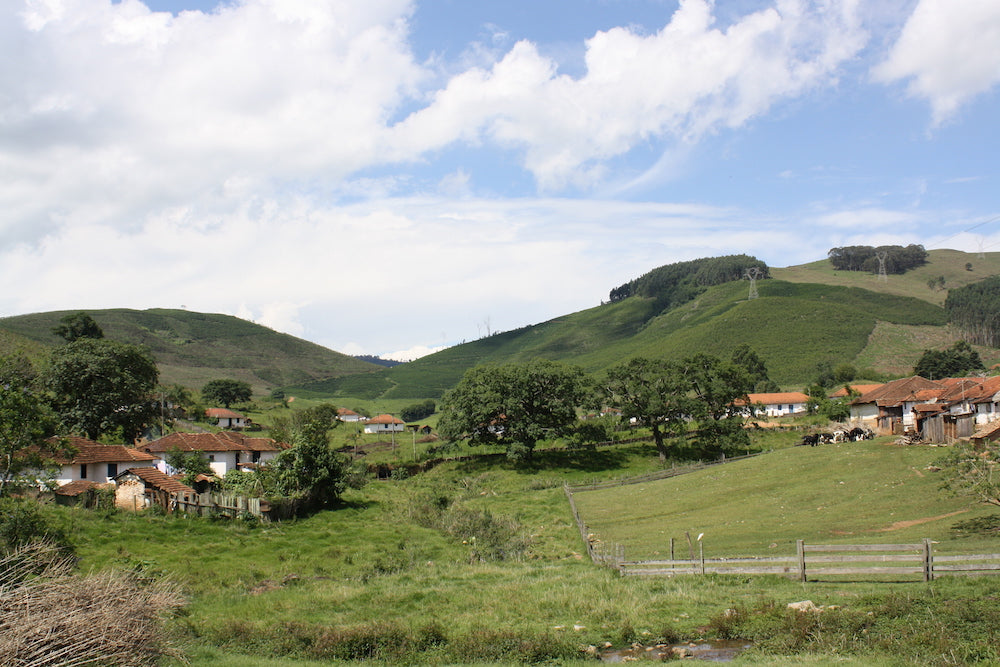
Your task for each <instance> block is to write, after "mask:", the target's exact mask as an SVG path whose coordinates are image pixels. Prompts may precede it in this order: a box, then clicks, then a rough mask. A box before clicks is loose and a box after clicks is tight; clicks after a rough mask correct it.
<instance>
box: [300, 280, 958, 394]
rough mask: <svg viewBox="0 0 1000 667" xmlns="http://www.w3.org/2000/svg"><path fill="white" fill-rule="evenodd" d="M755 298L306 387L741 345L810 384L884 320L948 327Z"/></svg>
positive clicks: (453, 376) (892, 313) (387, 389)
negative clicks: (823, 365)
mask: <svg viewBox="0 0 1000 667" xmlns="http://www.w3.org/2000/svg"><path fill="white" fill-rule="evenodd" d="M747 293H748V291H747V284H746V283H745V282H731V283H726V284H723V285H717V286H714V287H710V288H708V289H707V290H706V291H705V292H703V293H702V294H701V295H700V296H699V297H698V298H697V299H695V300H693V301H690V302H688V303H685V304H684V305H682V306H679V307H677V308H673V309H670V310H667V311H664V312H659V311H657V308H656V305H655V300H654V299H651V298H642V297H631V298H628V299H625V300H624V301H620V302H617V303H612V304H605V305H602V306H599V307H597V308H590V309H588V310H584V311H580V312H578V313H573V314H570V315H566V316H563V317H560V318H557V319H555V320H551V321H549V322H545V323H542V324H538V325H535V326H531V327H525V328H523V329H518V330H516V331H509V332H505V333H501V334H497V335H495V336H491V337H489V338H485V339H482V340H478V341H473V342H471V343H465V344H463V345H459V346H456V347H453V348H450V349H447V350H444V351H442V352H439V353H437V354H434V355H430V356H428V357H424V358H422V359H418V360H416V361H414V362H411V363H409V364H405V365H403V366H399V367H396V368H393V369H391V370H388V371H383V372H380V373H377V374H374V375H372V376H366V377H365V378H363V379H362V380H361V381H362V382H364V383H365V384H364V386H363V387H361V386H360V385H359V380H358V379H357V378H346V379H342V380H334V381H331V382H324V383H322V384H316V385H308V386H306V387H305V388H304V389H306V390H307V391H312V392H316V393H323V392H330V393H331V394H333V395H337V394H340V395H352V394H351V392H352V391H358V390H359V389H361V390H363V391H364V392H366V393H365V394H364V396H365V397H366V398H373V397H375V396H383V397H387V398H388V397H392V398H417V397H426V396H432V397H433V396H440V395H441V393H443V392H444V391H445V390H447V389H448V388H449V387H451V386H453V385H454V384H455V383H456V382H457V381H458V380H459V378H461V376H462V374H463V373H464V372H465V370H466V369H468V368H471V367H472V366H475V365H476V364H480V363H484V362H497V363H499V362H509V361H526V360H529V359H533V358H538V357H544V358H548V359H553V360H560V361H566V362H568V363H573V364H578V365H580V366H582V367H584V368H585V369H586V370H588V371H591V372H600V371H603V370H605V369H607V368H609V367H610V366H612V365H614V364H617V363H619V362H620V361H621V360H623V359H627V358H629V357H632V356H648V357H653V358H658V357H683V356H689V355H693V354H695V353H697V352H707V353H710V354H715V355H719V356H723V357H725V356H728V355H729V354H731V353H732V351H733V349H734V348H736V347H737V346H738V345H740V344H741V343H748V344H749V345H751V346H752V347H753V348H754V349H755V350H756V351H757V353H758V354H759V355H760V356H761V358H762V359H763V360H764V361H765V363H766V364H767V366H768V369H769V370H770V373H771V377H772V379H774V380H776V381H777V382H779V383H781V384H784V385H791V386H795V385H802V384H805V383H807V382H809V381H811V380H812V379H813V378H814V377H815V376H816V374H817V364H818V363H820V362H829V363H831V364H833V365H836V364H838V363H843V362H857V360H858V359H859V355H861V353H862V352H863V351H864V350H865V349H866V348H867V346H868V345H869V343H870V338H871V336H872V334H873V332H874V331H875V330H876V326H877V325H878V324H879V323H880V322H884V323H890V324H892V325H895V326H905V327H917V326H923V327H942V326H943V325H944V324H945V322H946V316H945V313H944V310H943V309H942V308H941V307H940V306H937V305H935V304H932V303H929V302H928V301H926V300H922V299H917V298H914V297H910V296H898V295H894V294H886V293H880V292H876V291H871V290H865V289H861V288H858V287H850V288H847V289H845V288H843V287H838V286H832V285H822V284H811V283H795V282H787V281H783V280H767V281H761V282H760V283H759V284H758V293H759V298H757V299H753V300H748V299H747ZM916 354H919V351H918V352H916ZM910 368H912V363H911V364H910ZM353 395H358V394H353Z"/></svg>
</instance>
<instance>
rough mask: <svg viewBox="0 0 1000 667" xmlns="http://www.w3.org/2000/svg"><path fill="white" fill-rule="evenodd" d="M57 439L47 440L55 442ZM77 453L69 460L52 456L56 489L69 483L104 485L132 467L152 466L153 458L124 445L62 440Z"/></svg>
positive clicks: (76, 438)
mask: <svg viewBox="0 0 1000 667" xmlns="http://www.w3.org/2000/svg"><path fill="white" fill-rule="evenodd" d="M59 439H60V438H49V441H50V442H51V441H56V440H59ZM64 439H65V440H67V441H68V442H69V445H70V446H71V447H72V448H73V449H74V450H76V454H74V455H73V456H72V457H58V456H57V457H53V460H54V461H55V462H56V463H57V464H59V466H60V470H59V473H58V474H57V475H56V478H55V482H56V483H57V484H58V485H59V486H63V485H65V484H69V483H70V482H77V481H83V480H85V481H89V482H93V483H94V484H107V483H108V482H110V481H111V480H112V478H114V476H115V475H117V474H118V471H119V470H125V469H126V468H130V467H132V466H135V465H137V464H138V465H145V466H152V465H154V463H155V461H156V457H155V456H153V455H152V454H150V453H148V452H141V451H139V450H138V449H134V448H132V447H126V446H124V445H102V444H101V443H99V442H94V441H93V440H88V439H87V438H79V437H75V436H74V437H68V438H64Z"/></svg>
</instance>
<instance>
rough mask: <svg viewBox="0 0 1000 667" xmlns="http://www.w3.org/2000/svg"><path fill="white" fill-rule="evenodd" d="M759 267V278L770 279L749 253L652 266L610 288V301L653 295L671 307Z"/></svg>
mask: <svg viewBox="0 0 1000 667" xmlns="http://www.w3.org/2000/svg"><path fill="white" fill-rule="evenodd" d="M751 268H756V269H759V270H760V277H761V278H769V277H770V274H769V271H768V267H767V264H765V263H764V262H762V261H760V260H759V259H757V258H756V257H751V256H750V255H725V256H723V257H704V258H701V259H693V260H690V261H687V262H676V263H674V264H667V265H666V266H661V267H659V268H657V269H653V270H652V271H650V272H649V273H646V274H644V275H642V276H640V277H638V278H635V279H634V280H630V281H629V282H627V283H625V284H624V285H620V286H618V287H615V288H614V289H612V290H611V292H610V294H609V297H608V298H609V299H610V301H611V302H612V303H614V302H616V301H621V300H623V299H627V298H628V297H630V296H640V297H647V298H654V299H656V300H657V301H658V303H660V304H661V305H662V307H663V308H674V307H676V306H679V305H681V304H684V303H687V302H688V301H691V300H692V299H694V298H695V297H696V296H698V295H699V294H700V293H701V292H703V291H705V289H706V288H708V287H711V286H712V285H721V284H723V283H728V282H731V281H733V280H742V279H743V277H744V276H745V275H746V271H747V269H751Z"/></svg>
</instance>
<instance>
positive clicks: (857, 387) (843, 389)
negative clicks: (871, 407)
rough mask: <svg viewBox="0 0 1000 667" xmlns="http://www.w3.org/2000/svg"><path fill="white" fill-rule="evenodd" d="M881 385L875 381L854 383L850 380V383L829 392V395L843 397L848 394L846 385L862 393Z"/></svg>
mask: <svg viewBox="0 0 1000 667" xmlns="http://www.w3.org/2000/svg"><path fill="white" fill-rule="evenodd" d="M881 386H882V385H881V384H878V383H875V384H854V383H853V382H851V383H848V384H847V386H846V387H841V388H840V389H838V390H837V391H835V392H833V393H832V394H830V396H829V397H830V398H844V397H845V396H848V395H850V394H849V392H848V390H847V388H848V387H850V388H851V389H853V390H854V391H855V392H856V393H858V394H861V395H864V394H866V393H868V392H869V391H873V390H875V389H878V388H879V387H881Z"/></svg>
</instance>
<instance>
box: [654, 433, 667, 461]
mask: <svg viewBox="0 0 1000 667" xmlns="http://www.w3.org/2000/svg"><path fill="white" fill-rule="evenodd" d="M653 442H654V443H656V451H657V453H658V454H659V455H660V461H662V462H666V460H667V446H666V445H665V444H663V432H662V431H660V425H659V424H653Z"/></svg>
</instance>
